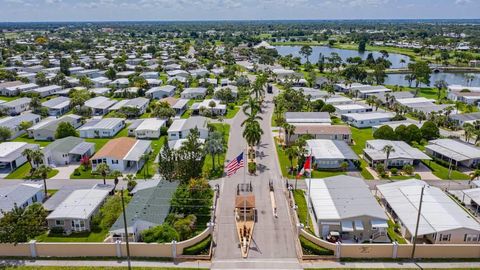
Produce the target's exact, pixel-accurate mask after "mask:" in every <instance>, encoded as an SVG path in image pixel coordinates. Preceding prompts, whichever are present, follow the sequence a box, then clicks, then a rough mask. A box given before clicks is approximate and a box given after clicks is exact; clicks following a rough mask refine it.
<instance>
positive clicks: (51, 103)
mask: <svg viewBox="0 0 480 270" xmlns="http://www.w3.org/2000/svg"><path fill="white" fill-rule="evenodd" d="M68 105H70V99H69V98H68V97H56V98H52V99H50V100H47V101H45V102H43V103H42V106H43V107H47V108H56V107H66V106H68Z"/></svg>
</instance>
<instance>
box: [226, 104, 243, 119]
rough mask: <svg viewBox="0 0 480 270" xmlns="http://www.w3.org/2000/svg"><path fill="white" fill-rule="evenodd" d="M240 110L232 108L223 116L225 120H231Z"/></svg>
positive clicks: (238, 107) (237, 107)
mask: <svg viewBox="0 0 480 270" xmlns="http://www.w3.org/2000/svg"><path fill="white" fill-rule="evenodd" d="M239 110H240V106H235V107H233V110H230V109H228V110H227V114H226V115H225V118H226V119H232V118H234V117H235V115H237V113H238V111H239Z"/></svg>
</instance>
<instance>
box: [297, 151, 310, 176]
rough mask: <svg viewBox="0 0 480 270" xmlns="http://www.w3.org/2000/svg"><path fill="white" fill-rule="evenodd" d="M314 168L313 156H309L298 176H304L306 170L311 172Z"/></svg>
mask: <svg viewBox="0 0 480 270" xmlns="http://www.w3.org/2000/svg"><path fill="white" fill-rule="evenodd" d="M311 169H312V156H308V157H307V160H305V163H304V164H303V168H302V170H301V171H300V172H299V173H298V175H297V177H300V176H302V175H303V174H304V173H305V172H306V171H308V172H310V170H311Z"/></svg>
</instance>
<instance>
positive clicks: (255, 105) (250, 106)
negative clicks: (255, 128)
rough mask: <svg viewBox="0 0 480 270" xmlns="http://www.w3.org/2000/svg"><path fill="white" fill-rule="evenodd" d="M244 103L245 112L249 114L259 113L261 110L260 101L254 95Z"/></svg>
mask: <svg viewBox="0 0 480 270" xmlns="http://www.w3.org/2000/svg"><path fill="white" fill-rule="evenodd" d="M243 105H244V106H243V112H244V113H245V114H246V115H247V116H249V115H253V114H257V113H258V112H259V111H260V103H259V102H258V100H256V99H255V98H253V97H249V98H248V99H247V100H245V102H244V103H243ZM249 111H250V112H249Z"/></svg>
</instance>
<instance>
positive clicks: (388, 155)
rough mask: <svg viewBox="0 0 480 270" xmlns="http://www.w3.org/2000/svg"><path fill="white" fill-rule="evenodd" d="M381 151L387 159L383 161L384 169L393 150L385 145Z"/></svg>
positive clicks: (390, 146)
mask: <svg viewBox="0 0 480 270" xmlns="http://www.w3.org/2000/svg"><path fill="white" fill-rule="evenodd" d="M382 151H383V152H384V153H385V154H386V155H387V158H386V159H385V169H386V168H388V159H389V158H390V153H392V152H395V148H393V146H392V145H389V144H388V145H385V146H384V147H383V149H382Z"/></svg>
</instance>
